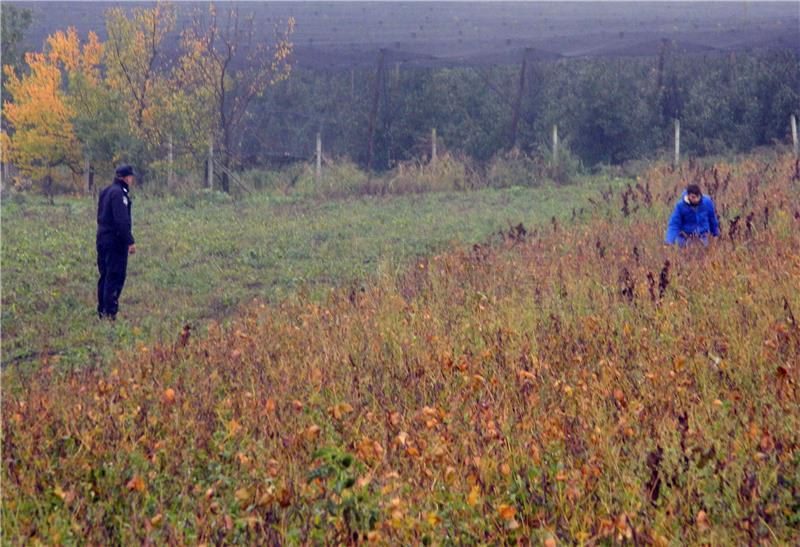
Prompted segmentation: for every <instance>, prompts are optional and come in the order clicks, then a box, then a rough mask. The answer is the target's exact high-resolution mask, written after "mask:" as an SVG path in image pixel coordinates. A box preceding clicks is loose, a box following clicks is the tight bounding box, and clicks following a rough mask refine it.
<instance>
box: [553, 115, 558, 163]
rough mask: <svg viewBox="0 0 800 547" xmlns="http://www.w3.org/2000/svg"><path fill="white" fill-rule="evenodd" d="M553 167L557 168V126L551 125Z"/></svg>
mask: <svg viewBox="0 0 800 547" xmlns="http://www.w3.org/2000/svg"><path fill="white" fill-rule="evenodd" d="M553 167H558V124H553Z"/></svg>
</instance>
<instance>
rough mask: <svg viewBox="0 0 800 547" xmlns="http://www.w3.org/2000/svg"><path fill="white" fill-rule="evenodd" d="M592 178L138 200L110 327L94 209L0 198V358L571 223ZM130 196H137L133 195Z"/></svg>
mask: <svg viewBox="0 0 800 547" xmlns="http://www.w3.org/2000/svg"><path fill="white" fill-rule="evenodd" d="M622 183H623V181H621V180H613V181H610V180H607V179H602V178H596V179H591V180H587V181H584V182H583V183H581V184H577V185H572V186H567V187H564V188H562V189H561V190H556V189H554V188H552V187H545V188H538V189H530V188H525V189H523V188H512V189H505V190H492V189H489V190H480V191H473V192H460V193H425V194H415V195H410V196H400V197H364V198H359V199H355V198H354V199H349V200H319V199H314V198H313V197H306V198H299V197H276V196H270V195H267V194H263V195H256V196H252V197H249V198H246V199H243V200H240V201H236V202H232V201H228V200H226V199H224V197H222V196H218V195H216V196H215V195H211V196H201V197H198V198H195V199H189V198H187V199H176V198H166V199H144V198H143V199H138V200H136V201H135V204H134V225H135V226H134V235H135V236H136V239H137V248H138V249H139V252H138V253H137V254H136V255H135V256H132V257H131V259H130V262H129V273H128V280H127V283H126V286H125V289H124V291H123V295H122V298H121V320H120V321H118V322H117V323H116V324H115V325H109V324H108V323H105V322H102V323H101V322H99V321H98V320H97V318H96V316H95V311H94V310H95V307H96V300H95V298H96V297H95V287H96V282H97V268H96V265H95V260H96V258H95V250H94V232H95V226H96V225H95V210H94V205H93V204H92V203H91V202H90V201H88V200H78V199H60V200H57V202H56V205H54V206H53V205H48V204H47V203H46V201H45V200H40V199H36V198H30V197H24V198H17V197H14V196H9V195H6V196H5V197H4V199H3V206H2V296H3V311H2V334H3V336H2V354H3V364H4V366H5V365H8V364H9V363H17V364H21V365H23V366H27V365H28V364H29V363H34V364H35V363H38V362H39V360H40V358H41V357H45V358H46V360H49V361H53V360H55V361H61V362H62V364H64V365H68V366H73V365H78V366H83V365H87V364H88V365H93V364H98V363H106V362H108V360H109V359H111V358H113V356H114V355H115V351H116V350H117V349H129V348H132V347H135V346H136V344H138V343H142V344H151V343H153V342H155V341H159V340H161V341H172V340H174V339H177V337H178V336H179V334H180V333H181V328H182V326H183V325H184V324H186V323H189V324H191V325H192V326H194V327H195V328H196V329H197V328H198V327H200V329H199V330H202V329H203V328H204V325H205V324H206V323H207V321H208V320H220V319H224V318H226V317H229V316H230V315H231V314H232V313H233V312H235V311H236V309H237V308H238V306H239V305H240V304H241V303H242V302H245V301H248V300H250V299H252V298H254V297H259V298H261V299H263V300H266V301H270V302H278V301H281V300H283V299H285V298H286V297H287V296H288V295H290V294H295V293H297V292H298V291H303V292H306V293H308V294H310V295H311V296H312V297H314V298H319V297H321V296H322V295H324V294H325V292H326V291H327V290H328V289H329V288H330V287H335V286H339V285H342V284H350V283H361V282H362V281H363V280H365V279H368V278H371V277H374V276H375V274H376V273H378V272H379V271H383V272H394V271H397V269H398V268H402V267H405V265H406V264H408V263H409V262H410V261H413V259H414V258H416V257H418V256H424V255H427V254H430V253H432V252H435V251H438V250H441V249H443V248H445V247H447V246H449V245H451V244H453V243H475V242H480V241H484V240H487V239H488V238H490V237H491V236H492V234H495V233H497V232H498V231H500V230H507V229H508V227H509V224H510V223H513V224H515V225H516V224H517V223H520V222H522V223H524V224H525V225H526V226H529V227H530V226H531V225H538V224H542V223H548V222H549V221H550V219H551V217H553V216H556V217H557V218H558V219H560V220H561V221H564V220H569V219H570V218H571V215H572V211H573V208H576V209H580V208H581V207H584V206H586V205H587V199H588V198H589V197H590V196H595V197H596V196H597V194H598V191H599V189H600V188H606V187H608V186H609V184H610V185H612V186H614V187H619V186H620V185H621V184H622ZM134 195H135V191H134Z"/></svg>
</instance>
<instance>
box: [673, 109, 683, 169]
mask: <svg viewBox="0 0 800 547" xmlns="http://www.w3.org/2000/svg"><path fill="white" fill-rule="evenodd" d="M680 162H681V121H680V120H679V119H678V118H675V160H674V163H673V164H674V166H675V168H676V169H677V168H678V165H679V164H680Z"/></svg>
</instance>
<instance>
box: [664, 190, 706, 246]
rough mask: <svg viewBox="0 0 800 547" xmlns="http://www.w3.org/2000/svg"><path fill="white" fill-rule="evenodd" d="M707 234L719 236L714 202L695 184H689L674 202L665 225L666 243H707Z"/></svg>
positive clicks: (679, 244)
mask: <svg viewBox="0 0 800 547" xmlns="http://www.w3.org/2000/svg"><path fill="white" fill-rule="evenodd" d="M708 234H711V235H712V236H714V237H717V236H719V221H718V220H717V212H716V211H715V210H714V202H713V201H712V200H711V198H710V197H708V196H704V195H703V192H702V191H701V190H700V186H698V185H697V184H690V185H689V186H687V187H686V190H685V191H684V192H683V194H682V195H681V199H680V201H679V202H678V203H676V204H675V210H674V211H672V216H671V217H669V225H668V226H667V237H666V239H665V241H664V242H665V243H666V244H667V245H674V244H675V243H677V244H678V246H680V247H685V246H686V245H687V244H688V243H690V242H692V241H700V242H702V243H703V245H708Z"/></svg>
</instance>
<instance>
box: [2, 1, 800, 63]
mask: <svg viewBox="0 0 800 547" xmlns="http://www.w3.org/2000/svg"><path fill="white" fill-rule="evenodd" d="M9 4H11V5H25V6H26V7H29V8H30V9H32V10H33V13H34V17H35V23H34V25H33V26H32V27H31V32H30V34H29V36H28V37H27V38H26V40H27V43H28V44H30V45H31V46H32V47H35V48H38V47H41V44H42V41H43V40H44V38H45V37H46V36H47V35H48V34H50V33H52V32H53V31H55V30H57V29H61V28H64V27H66V26H75V27H76V29H77V30H78V32H79V34H80V35H81V36H85V35H86V33H87V32H88V31H90V30H93V31H95V32H98V33H99V34H100V36H101V38H104V37H105V28H104V23H103V12H104V10H106V9H108V8H109V7H113V6H117V5H122V6H123V7H125V9H128V10H130V9H133V8H135V7H145V6H152V5H153V4H152V3H146V2H124V3H122V4H119V3H115V2H35V3H15V2H9ZM220 5H224V6H226V7H228V6H230V7H238V8H239V9H241V10H243V11H248V12H252V13H253V15H254V20H255V23H256V28H257V29H259V30H261V31H263V32H265V33H266V32H267V31H269V30H271V29H272V27H273V25H274V24H275V23H277V22H278V21H285V20H286V19H288V18H289V17H294V18H295V19H296V20H297V22H298V24H297V30H296V32H295V34H294V37H293V39H294V40H293V41H294V44H295V50H294V53H295V55H294V57H295V61H296V63H297V66H298V67H303V68H322V69H329V68H350V67H363V66H372V65H374V64H375V57H376V55H377V51H378V50H379V49H381V48H386V49H388V50H390V51H391V56H392V57H391V58H392V60H393V61H395V60H396V61H402V62H404V63H409V64H410V65H411V66H453V65H459V64H464V63H466V64H473V63H478V64H490V63H517V62H519V57H520V55H521V54H522V52H523V50H524V49H525V48H533V49H535V50H537V53H538V54H539V55H542V56H543V57H553V58H557V57H560V56H563V57H616V56H642V55H655V54H657V53H658V48H659V46H660V43H661V40H662V39H667V40H672V41H675V42H676V44H677V47H678V48H679V50H680V51H685V52H687V53H700V54H715V53H717V54H719V53H723V52H726V51H742V50H748V49H752V48H757V47H783V48H792V49H795V50H797V49H798V48H800V14H799V13H798V9H797V5H796V3H794V2H491V3H481V2H268V3H267V2H240V3H237V2H225V3H224V4H220ZM205 6H206V4H205V3H202V2H181V3H179V4H178V11H179V16H178V25H177V28H178V30H179V29H181V28H182V27H184V26H185V25H186V24H188V20H189V17H190V14H191V12H192V10H194V9H196V8H198V7H200V8H203V7H205ZM175 40H176V38H175ZM173 45H175V43H174V42H173Z"/></svg>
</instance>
